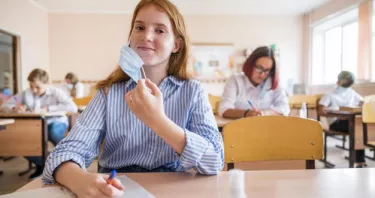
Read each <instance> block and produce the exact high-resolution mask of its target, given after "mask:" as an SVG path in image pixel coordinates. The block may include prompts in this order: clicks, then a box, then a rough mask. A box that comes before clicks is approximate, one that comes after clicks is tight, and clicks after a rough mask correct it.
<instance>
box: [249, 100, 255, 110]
mask: <svg viewBox="0 0 375 198" xmlns="http://www.w3.org/2000/svg"><path fill="white" fill-rule="evenodd" d="M247 103H249V105H250V107H251V108H252V109H253V110H257V109H256V108H255V107H254V105H253V104H252V103H251V101H250V100H248V101H247Z"/></svg>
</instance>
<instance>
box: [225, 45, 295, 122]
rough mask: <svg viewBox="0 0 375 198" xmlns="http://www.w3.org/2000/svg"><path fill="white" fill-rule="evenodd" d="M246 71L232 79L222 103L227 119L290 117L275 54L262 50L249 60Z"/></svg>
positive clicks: (245, 65)
mask: <svg viewBox="0 0 375 198" xmlns="http://www.w3.org/2000/svg"><path fill="white" fill-rule="evenodd" d="M242 70H243V72H242V73H239V74H235V75H233V76H231V77H230V78H229V80H228V82H227V84H226V85H225V88H224V93H223V96H222V98H221V101H220V104H219V115H220V116H222V117H224V118H232V119H233V118H234V119H237V118H244V117H251V116H262V115H289V113H290V108H289V104H288V98H287V96H286V92H285V90H283V89H282V88H281V87H280V86H279V76H278V68H277V65H276V61H275V56H274V51H273V50H272V49H271V48H270V47H266V46H263V47H258V48H257V49H255V50H254V51H253V52H252V53H251V55H250V56H249V57H248V58H247V60H246V61H245V63H244V65H243V69H242Z"/></svg>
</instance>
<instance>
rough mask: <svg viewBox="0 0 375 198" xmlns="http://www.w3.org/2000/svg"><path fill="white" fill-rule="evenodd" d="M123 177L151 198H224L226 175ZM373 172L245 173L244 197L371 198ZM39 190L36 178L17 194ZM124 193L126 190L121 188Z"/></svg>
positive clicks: (373, 193) (374, 190)
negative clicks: (130, 180) (143, 190)
mask: <svg viewBox="0 0 375 198" xmlns="http://www.w3.org/2000/svg"><path fill="white" fill-rule="evenodd" d="M126 176H127V177H129V178H130V179H132V180H134V181H135V182H137V183H138V184H140V185H141V186H142V187H143V188H145V189H146V190H147V191H149V192H150V193H151V194H153V195H154V196H155V197H163V198H164V197H166V198H168V197H171V198H172V197H181V198H184V197H189V198H190V197H196V198H199V197H228V182H229V174H228V172H220V173H219V174H218V175H216V176H203V175H199V174H196V173H191V172H184V173H182V172H180V173H129V174H126ZM374 177H375V168H364V169H321V170H292V171H246V172H245V188H244V189H245V192H246V195H247V197H263V198H271V197H278V198H293V197H295V198H301V197H303V198H317V197H319V198H331V197H340V198H353V197H358V198H362V197H375V179H374ZM41 187H43V185H42V182H41V179H40V178H38V179H36V180H34V181H32V182H30V183H29V184H27V185H26V186H24V187H22V188H20V189H19V190H18V192H21V191H26V190H32V189H37V188H41ZM125 190H126V186H125Z"/></svg>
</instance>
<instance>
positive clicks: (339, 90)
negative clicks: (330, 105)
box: [336, 86, 349, 93]
mask: <svg viewBox="0 0 375 198" xmlns="http://www.w3.org/2000/svg"><path fill="white" fill-rule="evenodd" d="M348 89H349V88H345V87H341V86H338V87H337V88H336V92H337V93H344V92H345V91H346V90H348Z"/></svg>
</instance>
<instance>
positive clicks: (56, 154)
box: [43, 76, 224, 184]
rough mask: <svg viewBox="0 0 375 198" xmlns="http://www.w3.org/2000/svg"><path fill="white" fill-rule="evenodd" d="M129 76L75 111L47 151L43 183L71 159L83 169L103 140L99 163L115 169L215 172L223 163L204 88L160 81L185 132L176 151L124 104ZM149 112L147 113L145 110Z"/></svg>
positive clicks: (172, 116)
mask: <svg viewBox="0 0 375 198" xmlns="http://www.w3.org/2000/svg"><path fill="white" fill-rule="evenodd" d="M135 86H136V83H135V82H134V81H133V80H131V79H130V80H128V81H126V82H120V83H116V84H114V85H112V87H111V88H110V89H109V91H108V93H104V92H103V90H101V91H99V92H98V93H97V94H96V95H95V96H94V97H93V99H92V101H91V102H90V104H89V105H88V106H87V108H86V110H85V111H84V112H83V113H82V114H81V115H80V116H79V118H78V119H77V122H76V124H75V125H74V127H73V129H72V130H71V131H70V133H69V134H68V136H67V137H66V138H65V139H64V140H62V141H61V142H60V143H59V144H58V145H57V146H56V147H55V149H54V151H53V152H52V153H51V154H50V155H49V156H48V159H47V161H46V165H45V169H44V173H43V182H44V183H47V184H48V183H54V182H55V181H54V178H53V176H52V174H53V171H54V170H55V168H57V167H58V166H59V165H60V164H61V163H63V162H66V161H70V160H72V161H74V162H76V163H77V164H79V165H80V166H81V167H82V168H88V167H89V166H90V164H91V163H92V162H93V160H94V159H95V158H96V156H97V155H98V154H99V149H100V146H101V143H102V141H104V149H103V152H102V153H101V154H100V156H99V165H100V166H102V167H105V168H109V169H119V168H122V167H126V166H131V165H138V166H141V167H143V168H146V169H150V170H151V169H154V168H157V167H160V166H165V167H167V168H169V169H171V170H174V171H186V170H189V169H191V168H195V169H196V170H197V171H198V172H200V173H202V174H207V175H212V174H217V173H218V172H219V171H221V169H222V168H223V165H224V148H223V140H222V137H221V134H220V133H219V131H218V129H217V125H216V121H215V118H214V115H213V113H212V109H211V106H210V103H209V100H208V95H207V93H206V92H205V91H204V90H203V88H202V86H201V85H200V83H199V82H198V81H195V80H179V79H177V78H175V77H173V76H169V77H166V78H165V79H164V80H163V81H162V83H161V84H160V86H159V89H160V90H161V92H162V93H163V97H164V111H165V114H166V115H167V116H168V117H169V119H171V120H172V121H173V122H175V123H176V124H177V125H178V126H180V127H181V128H182V129H184V131H185V137H186V145H185V148H184V150H183V152H182V153H181V155H180V156H178V155H177V154H176V152H175V151H174V150H173V149H172V148H171V147H170V146H169V145H168V144H167V143H166V142H164V140H163V139H161V138H160V137H159V136H158V135H157V134H156V133H154V132H153V131H152V130H151V129H150V128H149V127H148V126H146V125H145V124H144V123H143V122H142V121H140V120H138V119H137V118H136V117H135V115H134V114H133V113H132V112H131V110H130V109H129V107H128V106H127V104H126V102H125V100H124V95H125V93H127V92H128V91H130V90H132V89H134V88H135ZM150 113H152V112H150Z"/></svg>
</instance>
